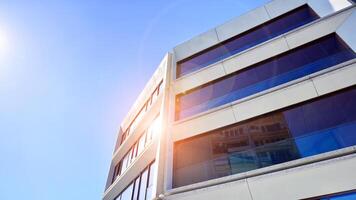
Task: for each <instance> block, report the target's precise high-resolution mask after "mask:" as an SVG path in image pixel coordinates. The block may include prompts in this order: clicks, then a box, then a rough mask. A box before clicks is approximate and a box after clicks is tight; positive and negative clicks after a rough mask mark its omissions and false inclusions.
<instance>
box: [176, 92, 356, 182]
mask: <svg viewBox="0 0 356 200" xmlns="http://www.w3.org/2000/svg"><path fill="white" fill-rule="evenodd" d="M355 99H356V88H355V87H354V88H352V89H347V90H344V91H342V92H338V93H336V94H333V95H330V96H326V97H322V98H319V99H316V100H313V101H311V102H307V103H304V104H300V105H297V106H293V107H290V108H287V109H284V110H281V111H276V112H273V113H270V114H266V115H264V116H260V117H257V118H255V119H251V120H248V121H246V122H241V123H237V124H234V125H231V126H228V127H224V128H221V129H219V130H216V131H212V132H209V133H205V134H203V135H200V136H197V137H193V138H189V139H186V140H183V141H179V142H176V143H175V144H174V178H173V180H174V181H173V184H174V187H179V186H184V185H188V184H192V183H197V182H200V181H206V180H210V179H214V178H219V177H223V176H227V175H231V174H236V173H242V172H246V171H250V170H254V169H258V168H262V167H266V166H271V165H275V164H278V163H283V162H287V161H291V160H295V159H299V158H304V157H308V156H312V155H317V154H320V153H324V152H328V151H333V150H336V149H341V148H344V147H349V146H353V145H356V101H355Z"/></svg>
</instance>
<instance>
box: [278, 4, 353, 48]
mask: <svg viewBox="0 0 356 200" xmlns="http://www.w3.org/2000/svg"><path fill="white" fill-rule="evenodd" d="M351 12H352V10H348V11H346V12H343V13H339V14H338V15H335V16H332V17H330V18H327V19H326V20H323V21H319V22H317V23H314V24H312V25H310V26H308V27H305V28H303V29H300V30H297V31H295V32H292V33H290V34H288V35H286V36H285V37H286V39H287V43H288V45H289V47H290V48H291V49H293V48H295V47H298V46H301V45H303V44H306V43H308V42H311V41H313V40H316V39H318V38H321V37H323V36H326V35H328V34H330V33H333V32H335V31H336V30H337V28H338V27H339V26H341V25H342V23H343V22H344V21H345V20H346V19H347V18H348V17H349V16H350V15H351Z"/></svg>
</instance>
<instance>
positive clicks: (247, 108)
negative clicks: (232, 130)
mask: <svg viewBox="0 0 356 200" xmlns="http://www.w3.org/2000/svg"><path fill="white" fill-rule="evenodd" d="M314 97H317V93H316V91H315V88H314V86H313V83H312V82H311V81H310V80H307V81H304V82H301V83H298V84H296V85H292V86H288V87H286V88H282V89H280V90H277V91H274V92H271V93H267V94H265V95H262V96H260V97H257V98H254V99H251V100H248V101H244V102H241V103H237V104H236V105H234V106H233V109H234V113H235V116H236V119H237V121H243V120H246V119H250V118H252V117H256V116H259V115H262V114H265V113H268V112H271V111H274V110H278V109H280V108H284V107H287V106H290V105H293V104H296V103H299V102H302V101H305V100H308V99H311V98H314Z"/></svg>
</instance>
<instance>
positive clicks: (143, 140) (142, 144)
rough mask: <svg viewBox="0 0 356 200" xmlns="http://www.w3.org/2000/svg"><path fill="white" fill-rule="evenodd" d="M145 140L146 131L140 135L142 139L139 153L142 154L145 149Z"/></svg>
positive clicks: (139, 144)
mask: <svg viewBox="0 0 356 200" xmlns="http://www.w3.org/2000/svg"><path fill="white" fill-rule="evenodd" d="M145 142H146V132H145V133H144V134H143V135H142V136H141V137H140V140H139V141H138V149H137V155H140V154H141V153H142V151H143V150H144V149H145Z"/></svg>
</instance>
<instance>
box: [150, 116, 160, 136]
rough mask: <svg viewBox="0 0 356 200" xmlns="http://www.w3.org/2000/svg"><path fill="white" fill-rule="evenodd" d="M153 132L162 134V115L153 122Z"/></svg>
mask: <svg viewBox="0 0 356 200" xmlns="http://www.w3.org/2000/svg"><path fill="white" fill-rule="evenodd" d="M152 126H153V133H154V134H160V133H161V130H162V122H161V117H157V118H156V119H155V120H154V122H153V125H152Z"/></svg>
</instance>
